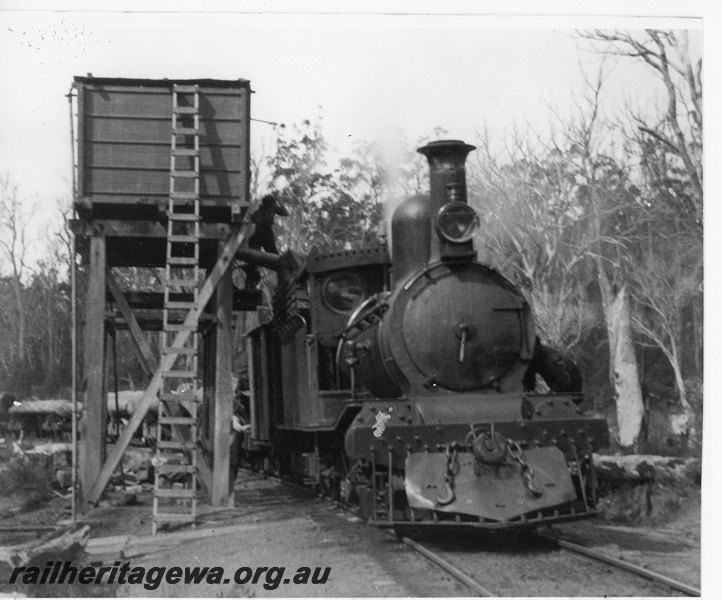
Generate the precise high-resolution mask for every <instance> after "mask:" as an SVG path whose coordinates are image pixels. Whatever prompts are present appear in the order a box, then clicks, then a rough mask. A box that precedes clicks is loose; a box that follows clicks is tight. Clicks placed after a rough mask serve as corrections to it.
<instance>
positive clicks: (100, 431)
mask: <svg viewBox="0 0 722 600" xmlns="http://www.w3.org/2000/svg"><path fill="white" fill-rule="evenodd" d="M251 227H252V225H251V224H250V223H244V224H242V225H241V226H240V227H238V228H237V229H236V230H235V231H234V233H233V234H232V235H231V237H230V239H229V240H228V241H227V242H226V243H225V244H221V243H220V242H219V256H218V260H217V262H216V264H215V266H214V267H213V269H212V271H211V272H210V274H209V275H208V277H207V278H206V281H205V283H204V285H203V287H202V288H201V290H200V293H199V296H198V303H197V304H196V305H195V306H194V307H193V309H191V311H190V313H189V314H188V316H187V318H186V323H191V322H192V321H193V319H197V318H198V317H199V316H200V315H201V314H202V313H203V311H204V310H205V307H206V305H207V304H208V303H209V302H210V300H211V298H213V297H214V296H215V298H216V302H215V306H216V308H215V318H214V320H213V324H212V327H213V329H214V335H213V339H214V346H215V348H214V355H215V361H214V364H213V365H212V379H213V382H214V385H213V392H212V393H213V397H212V406H213V408H214V410H213V420H214V422H215V427H214V428H213V449H214V465H213V468H212V469H211V468H210V466H209V465H208V463H207V461H205V460H200V461H199V479H200V481H201V483H202V485H203V487H204V488H206V490H207V491H209V492H210V497H211V503H212V504H213V505H214V506H225V505H227V504H229V502H232V490H230V489H229V462H230V456H229V448H230V428H229V427H228V423H229V422H230V421H231V416H232V411H233V403H232V400H233V386H232V379H231V376H232V369H231V364H230V361H231V359H232V356H233V346H232V344H233V329H232V328H233V313H232V300H231V299H232V294H233V285H232V283H231V271H230V270H229V266H230V265H231V264H232V262H233V259H234V257H235V255H236V253H237V252H238V250H239V248H240V247H241V246H242V244H243V242H244V241H245V240H246V239H247V237H248V233H249V231H250V228H251ZM74 228H75V229H76V230H79V229H82V226H80V225H75V227H74ZM89 254H90V264H89V278H88V288H87V294H86V310H85V338H84V356H85V357H86V358H85V361H84V380H85V391H84V398H83V399H84V403H83V406H84V411H83V419H82V425H81V435H82V439H83V443H82V453H81V457H80V462H81V468H80V472H81V481H82V485H83V496H84V499H85V501H86V502H89V503H91V504H96V503H97V502H98V501H99V500H100V497H101V495H102V493H103V491H104V489H105V487H106V486H107V484H108V481H109V480H110V477H111V476H112V474H113V472H114V471H115V469H116V468H117V467H118V464H119V463H120V460H121V458H122V456H123V454H124V452H125V450H126V449H127V447H128V445H129V443H130V441H131V439H132V437H133V435H134V434H135V432H136V430H137V429H138V427H139V426H140V425H141V423H142V422H143V419H144V418H145V416H146V414H147V413H148V409H149V408H150V406H151V404H152V402H153V401H154V399H155V397H156V394H157V393H158V391H159V389H160V384H161V370H162V369H161V367H162V366H163V361H161V363H160V364H159V362H158V361H157V360H156V358H155V357H154V356H153V354H152V353H151V352H150V348H149V347H148V345H147V344H146V343H145V340H143V338H142V335H141V331H142V329H141V327H140V325H139V324H138V322H137V320H136V318H135V315H134V314H133V311H132V310H131V308H130V306H129V304H128V302H127V299H126V298H125V295H124V294H123V292H122V291H121V289H120V287H119V285H118V284H117V282H116V281H115V278H114V277H113V275H112V273H111V269H110V267H109V266H108V264H107V258H106V237H105V236H104V235H94V236H91V237H90V253H89ZM106 286H107V289H108V291H110V293H111V295H112V297H113V299H114V300H115V302H116V304H117V305H118V309H119V310H120V312H121V313H122V315H123V318H124V320H125V322H126V324H127V326H128V329H129V331H130V335H131V339H132V340H133V346H134V349H135V350H136V353H137V354H138V356H139V357H140V359H141V364H142V365H143V368H144V370H146V372H147V373H148V374H153V377H152V379H151V381H150V383H149V385H148V387H147V388H146V390H145V392H144V394H143V398H142V400H141V401H140V403H139V404H138V406H137V407H136V410H135V412H134V413H133V415H132V417H131V420H130V422H129V423H128V425H127V426H126V427H125V428H124V429H123V431H122V433H121V435H120V437H119V439H118V441H117V443H116V445H115V447H114V448H113V450H112V451H111V452H110V454H109V455H108V456H107V457H106V452H105V450H106V448H105V434H106V426H105V423H106V418H107V401H106V398H107V392H106V389H107V384H106V380H105V367H104V362H105V348H104V346H105V321H106V312H105V308H106ZM188 335H189V333H188V332H187V331H186V332H183V331H181V332H179V334H178V335H177V336H176V339H175V341H174V344H173V345H174V347H181V346H182V345H183V344H184V343H185V340H186V339H187V337H188ZM179 433H180V434H181V437H185V436H184V435H183V432H179Z"/></svg>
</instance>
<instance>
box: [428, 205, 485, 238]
mask: <svg viewBox="0 0 722 600" xmlns="http://www.w3.org/2000/svg"><path fill="white" fill-rule="evenodd" d="M478 226H479V216H478V215H477V214H476V212H475V211H474V209H473V208H471V206H469V205H468V204H466V203H464V202H449V203H448V204H445V205H444V206H442V207H441V209H440V210H439V214H438V215H437V216H436V231H438V233H439V235H440V236H441V237H442V238H443V239H445V240H446V241H447V242H452V243H454V244H463V243H464V242H468V241H469V240H470V239H471V237H472V236H473V235H474V231H476V228H477V227H478Z"/></svg>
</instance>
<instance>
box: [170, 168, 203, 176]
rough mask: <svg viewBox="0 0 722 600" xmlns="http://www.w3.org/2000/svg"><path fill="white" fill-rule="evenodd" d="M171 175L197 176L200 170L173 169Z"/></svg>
mask: <svg viewBox="0 0 722 600" xmlns="http://www.w3.org/2000/svg"><path fill="white" fill-rule="evenodd" d="M170 176H171V177H197V176H198V171H196V170H195V169H193V170H186V169H184V170H182V171H171V174H170Z"/></svg>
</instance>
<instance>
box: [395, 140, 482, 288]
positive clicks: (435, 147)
mask: <svg viewBox="0 0 722 600" xmlns="http://www.w3.org/2000/svg"><path fill="white" fill-rule="evenodd" d="M475 149H476V148H475V147H474V146H470V145H469V144H465V143H464V142H461V141H459V140H442V141H438V142H431V143H430V144H428V145H426V146H424V147H423V148H419V150H418V151H419V152H420V153H421V154H423V155H424V156H426V158H427V160H428V161H429V168H430V174H429V179H430V184H431V185H430V189H431V193H430V196H429V197H427V196H412V197H411V198H408V199H406V200H405V201H404V202H402V203H401V205H399V207H398V208H397V209H396V211H394V216H393V219H392V221H391V240H392V249H393V252H392V256H393V285H394V286H396V285H398V284H399V283H400V282H402V281H404V280H405V279H407V278H408V277H409V276H410V275H411V274H413V273H415V272H417V271H419V270H420V269H423V268H424V267H425V266H426V265H428V264H429V262H433V261H436V260H439V256H440V249H439V240H438V237H437V236H436V234H435V233H434V220H435V217H436V215H437V214H438V212H439V209H441V207H442V206H444V205H445V204H447V203H449V202H453V201H457V202H464V203H466V168H465V163H466V156H467V154H469V152H471V151H472V150H475Z"/></svg>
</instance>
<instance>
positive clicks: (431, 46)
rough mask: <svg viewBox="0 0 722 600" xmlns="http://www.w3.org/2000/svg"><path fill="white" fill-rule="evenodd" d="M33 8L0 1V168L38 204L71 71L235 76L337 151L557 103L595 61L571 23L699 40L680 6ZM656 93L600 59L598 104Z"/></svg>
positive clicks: (255, 144) (50, 196)
mask: <svg viewBox="0 0 722 600" xmlns="http://www.w3.org/2000/svg"><path fill="white" fill-rule="evenodd" d="M73 4H74V3H71V2H67V3H63V2H61V3H60V6H67V7H69V8H70V7H72V6H73ZM81 4H82V3H81ZM126 4H127V5H128V7H129V9H132V8H133V7H134V6H136V7H137V6H141V5H138V4H136V3H134V2H130V3H126ZM28 5H30V6H33V7H34V8H38V10H27V6H28ZM44 6H45V3H44V2H36V3H30V4H28V3H23V4H20V3H15V2H10V1H8V0H0V19H1V21H0V81H3V82H5V83H4V84H3V92H2V100H1V102H2V110H0V173H8V174H10V175H11V176H12V177H13V178H14V179H15V180H16V181H18V182H20V184H21V190H22V192H23V194H24V195H25V196H27V197H28V198H32V199H34V201H35V202H39V203H40V204H42V205H45V204H46V203H48V202H55V199H56V198H67V197H69V196H70V189H71V184H70V179H71V166H70V165H71V158H70V122H69V120H70V117H69V108H68V102H67V99H66V97H65V96H66V95H67V94H68V91H69V89H70V86H71V83H72V80H73V76H75V75H86V74H87V73H92V74H93V75H94V76H96V77H133V78H171V79H172V78H184V79H187V78H195V77H198V78H217V79H239V78H242V79H248V80H250V82H251V85H252V88H253V90H254V92H255V93H254V95H253V98H252V109H251V112H252V116H253V117H254V118H256V119H261V120H266V121H273V122H277V123H285V124H292V123H298V122H300V121H302V120H303V119H308V118H310V119H316V118H318V117H321V118H322V119H323V130H324V134H325V136H326V138H327V140H328V142H329V144H330V146H331V148H332V150H335V151H336V154H341V155H348V154H349V153H350V152H351V150H352V148H353V144H354V142H356V141H373V140H375V139H378V138H384V137H388V136H389V132H391V131H394V130H396V129H398V128H400V129H402V130H403V131H404V132H405V133H406V135H407V137H408V139H409V140H410V141H414V140H416V139H418V138H420V137H421V136H424V135H429V134H431V132H432V131H433V129H434V128H435V127H441V128H443V129H446V130H447V131H448V133H449V137H451V138H458V139H463V140H466V141H473V138H474V135H475V133H476V132H477V131H480V130H481V129H482V128H484V127H488V128H489V129H490V130H491V131H492V133H495V134H497V135H499V136H503V133H504V131H509V130H510V129H511V128H513V127H514V125H515V124H519V123H524V122H525V121H529V122H531V123H533V124H537V123H540V122H542V121H546V120H548V111H547V110H546V109H545V103H551V104H553V105H555V106H559V107H561V108H562V110H564V109H565V107H566V106H568V104H569V102H570V101H571V99H572V98H573V96H574V94H578V93H580V92H581V90H582V68H581V67H580V63H581V64H582V65H584V67H585V68H588V67H590V66H591V65H592V64H593V63H595V61H597V59H598V57H596V56H594V55H592V54H590V53H588V52H584V51H580V49H579V41H578V40H576V39H575V38H574V36H573V29H574V27H591V26H600V27H604V26H623V27H644V26H677V27H684V28H688V27H691V28H695V30H696V31H695V33H696V34H697V35H696V37H695V38H694V39H695V41H696V42H697V43H699V41H700V39H701V35H699V33H700V31H701V29H700V26H701V21H699V20H695V19H682V20H673V21H671V20H667V19H661V20H660V19H652V20H650V19H621V18H615V19H597V20H594V21H590V20H588V19H575V18H560V17H555V18H551V17H546V18H544V17H541V18H540V17H523V16H522V17H489V16H480V15H473V14H465V15H461V16H460V15H449V14H446V15H440V14H435V15H424V14H417V15H410V14H379V13H375V14H363V15H360V14H319V13H318V12H316V13H311V14H309V13H307V14H288V13H279V12H274V13H269V12H263V13H231V12H182V11H181V12H178V11H176V12H133V10H128V11H124V12H121V10H120V9H121V8H123V7H124V3H123V2H119V3H114V6H116V7H117V10H115V11H113V12H90V11H87V10H76V11H73V10H60V11H55V12H51V11H47V10H40V9H41V8H43V7H44ZM142 6H144V7H146V8H145V10H146V11H148V10H149V8H148V7H151V9H152V7H154V6H155V7H159V9H160V8H164V7H167V6H170V5H168V4H165V3H152V2H151V3H145V4H143V5H142ZM174 6H180V7H183V6H184V4H183V3H181V4H177V3H176V4H174ZM185 6H191V5H189V4H185ZM210 6H216V7H219V8H218V9H219V10H220V9H221V8H223V7H224V6H226V7H227V6H229V5H219V4H212V3H211V5H210ZM289 6H290V5H289ZM294 6H297V5H294ZM13 7H16V8H17V7H20V8H25V10H11V9H12V8H13ZM658 90H659V83H658V82H657V81H656V80H655V79H654V78H653V77H652V76H651V75H650V74H649V72H648V71H647V70H646V69H645V68H644V67H643V66H641V65H636V64H627V65H624V66H618V67H616V68H615V69H613V71H612V73H611V76H610V79H609V85H608V92H607V95H608V96H609V98H610V101H611V102H619V101H621V100H622V99H623V98H624V97H631V98H634V99H637V100H639V101H641V102H645V101H649V100H650V99H651V98H652V97H653V96H654V94H655V93H656V92H657V91H658ZM251 138H252V149H253V151H254V153H256V154H259V153H261V152H262V151H264V150H265V152H268V151H269V150H271V151H272V149H273V130H272V128H271V127H270V126H268V125H266V124H263V123H261V122H258V121H256V122H253V124H252V133H251ZM47 218H51V217H50V216H49V214H48V216H47ZM41 220H42V219H38V221H41Z"/></svg>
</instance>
